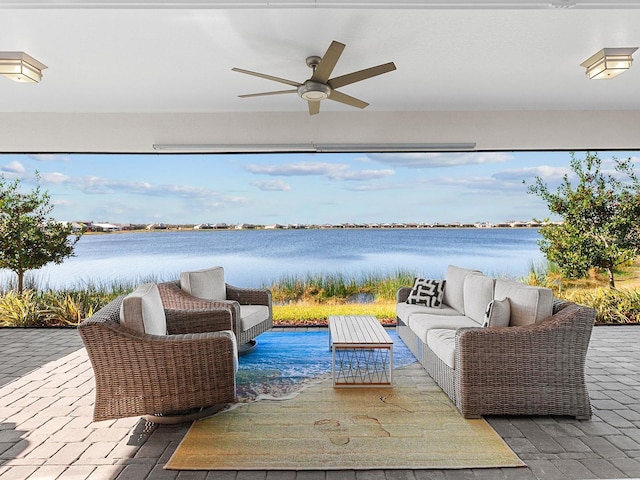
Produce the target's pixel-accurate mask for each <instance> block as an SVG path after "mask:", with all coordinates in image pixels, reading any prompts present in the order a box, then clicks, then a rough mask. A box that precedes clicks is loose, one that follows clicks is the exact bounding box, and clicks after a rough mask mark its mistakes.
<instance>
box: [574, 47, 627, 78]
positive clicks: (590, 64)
mask: <svg viewBox="0 0 640 480" xmlns="http://www.w3.org/2000/svg"><path fill="white" fill-rule="evenodd" d="M637 49H638V47H628V48H603V49H602V50H600V51H599V52H598V53H596V54H594V55H591V56H590V57H589V58H587V59H586V60H585V61H584V62H582V63H581V64H580V65H581V66H583V67H585V69H586V72H585V73H586V75H587V77H588V78H589V79H591V80H608V79H611V78H615V77H617V76H618V75H620V74H621V73H624V72H626V71H627V70H629V68H631V64H632V63H633V57H632V55H633V52H635V51H636V50H637Z"/></svg>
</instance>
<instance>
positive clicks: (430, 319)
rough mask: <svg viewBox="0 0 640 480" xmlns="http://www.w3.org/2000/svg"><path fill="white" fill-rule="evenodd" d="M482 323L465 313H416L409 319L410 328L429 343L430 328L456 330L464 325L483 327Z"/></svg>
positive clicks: (423, 340)
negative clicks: (454, 314)
mask: <svg viewBox="0 0 640 480" xmlns="http://www.w3.org/2000/svg"><path fill="white" fill-rule="evenodd" d="M481 326H482V324H480V323H478V322H476V321H475V320H473V319H471V318H469V317H465V316H464V315H458V316H453V315H449V316H443V315H428V314H422V315H420V314H414V315H411V318H410V320H409V328H410V329H411V330H412V331H413V333H415V334H416V335H417V336H418V338H419V339H420V340H421V341H422V342H423V343H427V333H428V332H429V330H432V329H437V328H445V329H449V330H456V329H458V328H462V327H481Z"/></svg>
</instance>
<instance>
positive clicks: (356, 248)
mask: <svg viewBox="0 0 640 480" xmlns="http://www.w3.org/2000/svg"><path fill="white" fill-rule="evenodd" d="M539 238H540V236H539V234H538V231H537V230H536V229H527V228H490V229H481V228H468V229H461V228H455V229H332V230H331V229H327V230H204V231H186V230H185V231H156V232H143V233H141V232H133V233H118V234H103V235H85V236H83V237H82V238H81V239H80V241H79V242H78V243H77V244H76V248H75V254H76V255H75V256H74V257H71V258H69V259H67V260H65V261H64V262H63V263H62V264H60V265H48V266H45V267H43V268H42V269H40V270H38V271H36V272H34V273H33V276H34V278H35V279H36V280H37V282H38V284H39V285H46V286H49V287H51V288H63V287H75V286H79V285H83V284H85V283H86V282H93V283H95V282H98V283H100V282H104V283H109V282H111V281H113V280H126V281H134V282H135V281H138V280H141V279H142V280H144V279H149V278H153V279H156V280H158V281H160V280H168V279H173V278H177V277H178V276H179V273H180V272H181V271H185V270H194V269H201V268H207V267H211V266H214V265H222V266H223V267H224V268H225V277H226V279H227V281H228V282H229V283H231V284H234V285H238V286H243V287H259V286H262V285H269V284H270V283H271V282H272V281H273V280H276V279H278V278H281V277H282V276H284V275H305V274H307V273H316V272H322V273H338V272H339V273H343V274H346V275H350V276H359V275H362V274H363V273H393V272H395V271H397V270H409V271H411V272H415V273H416V274H418V275H423V276H426V277H430V278H441V277H442V276H443V275H444V272H445V270H446V268H447V265H449V264H455V265H460V266H464V267H467V268H475V269H479V270H481V271H483V272H484V273H486V274H487V275H496V276H497V275H509V276H512V277H515V278H519V277H521V276H523V275H525V274H526V273H527V271H528V266H529V265H530V264H531V263H532V262H538V261H540V260H541V259H542V255H541V253H540V250H539V248H538V246H537V244H536V240H538V239H539ZM7 278H9V273H8V272H7V271H3V272H2V280H5V281H6V279H7Z"/></svg>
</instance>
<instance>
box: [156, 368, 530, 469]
mask: <svg viewBox="0 0 640 480" xmlns="http://www.w3.org/2000/svg"><path fill="white" fill-rule="evenodd" d="M394 377H395V378H394V387H393V388H352V389H334V388H333V386H332V383H331V379H330V378H326V376H325V378H322V379H321V380H320V381H316V382H311V383H307V385H306V387H305V388H303V389H302V390H301V391H300V392H298V393H297V394H296V395H294V396H293V397H284V399H279V400H277V399H270V400H269V399H264V400H261V401H256V402H250V403H244V404H238V405H236V406H235V407H234V408H232V409H230V410H226V411H223V412H220V413H218V414H217V415H215V416H213V417H209V418H207V419H204V420H200V421H197V422H195V423H194V424H193V425H192V426H191V428H190V429H189V431H188V433H187V435H186V436H185V438H184V439H183V441H182V442H181V444H180V445H179V446H178V448H177V449H176V451H175V452H174V454H173V456H172V457H171V459H170V460H169V462H168V463H167V465H166V466H165V468H167V469H174V470H368V469H432V468H433V469H435V468H437V469H457V468H489V467H521V466H525V464H524V463H523V462H522V461H521V460H520V459H519V458H518V457H517V456H516V455H515V453H513V451H512V450H511V449H510V448H509V447H508V446H507V445H506V444H505V442H504V441H503V440H502V439H501V438H500V436H499V435H498V434H497V433H496V432H495V431H494V430H493V429H492V428H491V426H490V425H489V424H488V423H486V422H485V421H484V420H482V419H479V420H465V419H464V418H462V416H461V415H460V414H459V413H458V411H457V410H456V409H455V407H454V405H453V404H452V403H451V401H450V400H449V398H448V397H447V396H446V394H445V393H444V392H443V391H442V390H441V389H440V388H439V387H438V386H437V385H435V383H434V382H433V380H432V379H431V378H430V377H429V376H428V375H427V374H426V372H425V371H424V369H423V368H422V367H421V366H420V365H419V364H416V363H414V364H413V365H410V366H406V367H402V368H399V369H397V370H395V372H394Z"/></svg>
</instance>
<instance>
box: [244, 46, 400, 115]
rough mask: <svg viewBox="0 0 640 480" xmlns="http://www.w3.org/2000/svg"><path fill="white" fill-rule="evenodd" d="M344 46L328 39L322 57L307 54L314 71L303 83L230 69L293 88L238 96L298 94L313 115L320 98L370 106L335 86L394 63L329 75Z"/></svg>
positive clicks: (387, 69) (387, 68)
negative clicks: (329, 41) (329, 43)
mask: <svg viewBox="0 0 640 480" xmlns="http://www.w3.org/2000/svg"><path fill="white" fill-rule="evenodd" d="M344 48H345V45H344V44H342V43H340V42H336V41H335V40H334V41H333V42H331V45H329V48H328V49H327V51H326V52H325V54H324V57H318V56H317V55H314V56H311V57H307V66H309V67H310V68H311V69H312V70H313V75H312V76H311V78H310V79H308V80H305V81H304V82H303V83H300V82H294V81H293V80H287V79H285V78H280V77H274V76H272V75H265V74H264V73H258V72H252V71H250V70H244V69H242V68H232V69H231V70H233V71H234V72H240V73H246V74H247V75H254V76H256V77H260V78H266V79H267V80H273V81H274V82H279V83H284V84H286V85H291V86H292V87H296V88H295V89H293V90H278V91H275V92H263V93H250V94H247V95H239V97H240V98H249V97H262V96H266V95H280V94H284V93H297V94H298V95H300V97H302V99H304V100H306V101H307V103H308V105H309V115H315V114H317V113H319V112H320V101H322V100H324V99H326V98H328V99H329V100H333V101H335V102H340V103H345V104H347V105H351V106H352V107H357V108H365V107H366V106H367V105H369V104H368V103H367V102H363V101H362V100H359V99H357V98H355V97H352V96H350V95H347V94H344V93H342V92H338V91H337V90H336V89H337V88H340V87H344V86H345V85H350V84H352V83H355V82H360V81H362V80H366V79H367V78H371V77H375V76H377V75H382V74H383V73H387V72H391V71H393V70H395V69H396V66H395V64H394V63H393V62H389V63H385V64H382V65H378V66H376V67H371V68H365V69H364V70H359V71H357V72H352V73H348V74H346V75H341V76H339V77H333V78H329V77H330V76H331V72H333V69H334V67H335V66H336V63H338V59H339V58H340V55H342V51H343V50H344Z"/></svg>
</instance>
